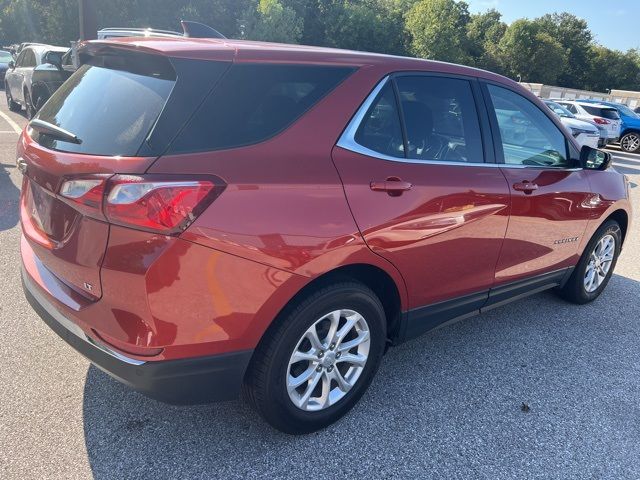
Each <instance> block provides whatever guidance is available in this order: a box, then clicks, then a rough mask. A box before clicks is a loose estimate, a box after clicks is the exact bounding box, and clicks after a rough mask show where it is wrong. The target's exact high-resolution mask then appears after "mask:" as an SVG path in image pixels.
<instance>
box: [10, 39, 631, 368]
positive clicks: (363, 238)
mask: <svg viewBox="0 0 640 480" xmlns="http://www.w3.org/2000/svg"><path fill="white" fill-rule="evenodd" d="M90 45H92V46H93V47H90V48H94V47H95V48H99V47H102V46H115V47H119V48H128V49H135V50H138V51H142V52H147V53H152V54H160V55H168V56H173V57H180V58H192V59H209V60H225V61H235V62H272V63H310V64H328V65H353V66H356V67H359V68H358V70H357V71H356V72H355V73H353V74H352V75H351V76H349V77H348V78H347V79H346V80H345V81H344V82H342V83H341V84H340V85H339V86H338V87H337V88H336V89H335V90H333V91H332V92H331V93H330V94H329V95H328V96H327V97H326V98H324V99H322V100H321V101H319V102H318V103H317V104H316V105H315V106H314V107H313V108H311V109H310V110H309V111H308V112H306V113H305V114H304V115H303V116H302V117H301V118H300V119H298V120H297V121H296V122H295V123H294V124H293V125H291V126H290V127H289V128H287V129H286V130H284V131H283V132H281V133H280V134H278V135H276V136H275V137H273V138H271V139H269V140H267V141H264V142H262V143H260V144H258V145H253V146H247V147H241V148H234V149H230V150H221V151H215V152H204V153H194V154H183V155H172V156H170V155H167V156H161V157H160V158H157V159H156V158H120V157H101V156H89V155H79V154H69V153H62V152H56V151H51V150H47V149H45V148H43V147H41V146H40V145H38V144H37V143H35V142H34V141H33V140H31V138H30V137H29V135H28V133H27V132H25V133H23V135H22V137H21V139H20V142H19V145H18V155H19V156H22V157H23V158H24V159H25V160H26V162H27V164H28V173H27V176H28V177H29V180H28V181H25V186H24V187H23V197H22V205H21V216H22V226H23V233H24V236H23V239H22V243H21V251H22V258H23V264H24V268H25V270H26V272H27V274H28V275H30V276H31V277H32V278H33V279H34V280H35V282H36V283H37V284H38V285H39V288H40V289H41V290H42V291H43V292H45V293H46V294H47V295H48V297H49V298H51V300H52V302H54V303H55V305H56V307H57V308H58V309H59V310H60V311H61V312H62V313H63V314H64V315H65V316H67V317H68V318H70V319H71V320H72V321H73V322H75V323H77V324H78V325H79V326H80V327H81V328H82V329H83V331H84V332H86V333H87V334H88V335H89V336H91V337H93V338H96V337H101V338H103V339H105V340H107V341H108V342H110V343H111V345H112V346H113V347H115V349H116V350H119V351H122V352H125V353H127V355H129V356H131V357H133V358H143V359H144V360H147V361H149V360H151V361H157V360H168V359H179V358H188V357H198V356H207V355H214V354H219V353H225V352H233V351H239V350H248V349H253V348H255V347H256V345H257V344H258V342H259V341H260V339H261V338H262V336H263V334H264V332H265V331H266V329H267V328H268V327H269V325H270V324H271V323H272V322H273V320H274V319H275V318H276V317H277V315H278V313H279V312H280V311H281V310H282V309H283V308H284V307H285V306H286V305H287V304H288V303H289V302H290V301H291V299H292V298H294V297H295V296H296V294H298V293H299V292H300V290H301V289H302V288H304V287H305V286H306V285H308V284H309V283H310V282H312V281H313V280H314V279H317V278H318V277H319V276H321V275H324V274H326V273H328V272H331V271H333V270H335V269H337V268H340V267H344V266H349V265H356V264H365V265H371V266H374V267H376V268H378V269H380V270H382V271H383V272H386V274H387V275H388V276H389V277H390V278H391V279H392V280H393V282H394V283H395V285H396V287H397V289H398V292H399V296H400V303H401V305H400V307H401V310H402V311H407V310H409V309H412V308H417V307H420V306H424V305H428V304H431V303H434V302H439V301H442V300H447V299H451V298H454V297H458V296H461V295H465V294H467V293H473V292H478V291H483V290H487V289H489V288H491V287H492V286H493V285H494V284H495V283H501V282H507V281H511V280H514V279H520V278H524V277H527V276H529V275H531V274H534V273H541V272H545V271H550V270H553V269H557V268H560V267H562V266H570V265H572V264H574V263H575V262H576V261H577V258H578V256H579V254H580V253H581V251H582V249H583V248H584V245H585V242H586V241H587V240H588V237H589V236H590V235H591V234H592V233H593V231H595V229H596V228H597V227H598V225H599V224H601V222H602V221H603V220H604V218H606V216H607V215H610V214H611V213H612V212H613V211H615V210H618V209H623V210H625V211H627V212H629V211H630V210H629V203H628V200H626V199H627V192H626V185H625V183H624V181H623V180H622V177H621V176H620V175H618V174H616V173H615V172H613V171H611V172H595V171H576V172H571V173H569V172H564V171H555V172H549V171H547V172H542V173H541V172H539V171H535V170H533V169H532V170H524V169H517V171H516V169H513V170H512V169H508V168H496V167H493V168H487V167H483V166H477V167H475V166H464V167H463V166H460V167H458V166H450V165H420V164H412V163H402V162H389V161H384V160H379V159H375V158H370V157H366V156H363V155H360V154H356V153H353V152H350V151H347V150H344V149H341V148H338V147H335V145H336V142H337V141H338V139H339V137H340V135H341V133H342V131H343V130H344V128H345V126H346V125H347V124H348V122H349V120H350V119H351V117H352V116H353V115H354V113H355V111H356V110H357V109H358V107H359V106H360V104H361V103H362V102H363V101H364V99H365V98H366V97H367V96H368V94H369V93H370V92H371V90H372V89H373V88H374V87H375V85H376V84H377V83H378V82H379V81H380V80H381V79H382V78H383V77H384V76H385V75H388V74H389V73H392V72H394V71H415V70H417V71H437V72H442V73H453V74H458V75H468V76H475V77H478V78H484V79H490V80H492V81H495V82H502V83H505V84H508V85H510V86H512V87H513V86H514V85H516V84H515V83H513V82H511V81H510V80H507V79H504V78H502V77H500V76H497V75H494V74H491V73H488V72H484V71H480V70H475V69H471V68H466V67H461V66H457V65H451V64H445V63H439V62H430V61H424V60H418V59H407V58H397V57H388V56H383V55H373V54H365V53H358V52H344V51H339V50H332V49H323V48H316V47H301V46H290V45H274V44H263V43H259V42H246V41H233V40H211V39H139V38H138V39H123V40H118V41H107V42H91V43H90ZM517 88H519V87H517ZM523 95H526V96H528V97H530V95H529V94H526V93H524V91H523ZM534 101H537V100H534ZM113 173H119V174H126V173H135V174H145V173H146V174H165V175H170V174H178V173H179V174H183V175H189V174H193V175H201V174H205V175H216V176H218V177H219V178H221V179H222V180H223V181H224V182H225V183H226V185H227V186H226V189H225V191H224V192H223V193H222V194H221V195H220V196H219V197H218V198H216V199H215V200H214V201H213V203H212V204H211V205H210V206H209V207H208V208H207V209H206V210H205V211H204V212H203V213H201V214H200V215H199V216H198V217H197V219H195V221H194V222H193V223H192V224H191V225H190V226H189V228H188V229H187V230H186V231H184V232H183V233H182V234H181V235H180V236H179V237H175V236H173V237H172V236H164V235H159V234H154V233H147V232H142V231H137V230H134V229H131V228H126V227H121V226H115V225H109V224H107V223H106V222H104V221H101V220H97V219H93V218H89V217H87V216H83V215H82V214H80V213H79V212H78V211H77V210H75V209H73V208H72V207H71V206H69V204H67V203H65V202H64V201H62V200H61V199H60V198H59V197H58V196H57V194H56V192H57V191H58V189H59V187H60V184H61V182H62V181H63V179H64V178H65V177H67V176H75V175H86V174H113ZM390 176H397V177H400V178H401V179H402V180H405V181H408V182H411V183H412V184H413V188H412V189H411V190H410V191H407V192H405V193H403V194H402V195H401V196H398V197H390V196H389V195H387V194H386V193H384V192H374V191H372V190H371V189H370V187H369V183H370V182H371V181H384V180H385V179H386V178H387V177H390ZM523 180H535V181H536V182H537V183H538V185H539V186H540V187H541V188H540V189H539V190H538V191H537V192H535V193H533V194H531V195H526V194H524V193H522V192H514V191H513V189H512V188H511V185H512V184H513V183H514V182H520V181H523ZM31 183H33V185H34V188H35V190H36V191H37V192H38V193H35V194H34V193H33V192H32V189H31ZM591 192H598V195H599V197H598V198H599V200H598V201H597V202H595V201H593V199H594V195H595V194H594V193H591ZM33 195H36V196H38V199H37V201H34V198H32V197H33ZM34 207H35V208H36V210H38V209H40V210H39V211H38V212H37V214H36V216H35V217H34V214H33V208H34ZM629 216H630V215H629ZM43 217H45V218H43ZM47 222H49V223H50V224H47ZM575 236H577V237H579V238H580V242H572V243H568V244H563V245H560V246H558V245H555V244H554V243H553V242H554V241H555V240H557V239H561V238H566V237H575ZM85 283H89V284H92V286H93V289H92V290H91V291H87V289H86V288H84V287H83V285H84V284H85ZM127 348H131V349H132V350H136V351H141V350H140V349H142V350H144V349H145V348H148V349H149V350H150V351H156V350H157V349H158V348H161V349H162V353H160V354H159V355H157V356H155V357H153V358H148V357H140V356H139V355H135V354H132V353H131V352H128V350H127Z"/></svg>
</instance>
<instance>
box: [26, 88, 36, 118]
mask: <svg viewBox="0 0 640 480" xmlns="http://www.w3.org/2000/svg"><path fill="white" fill-rule="evenodd" d="M24 103H25V105H26V109H27V118H28V119H29V120H31V119H32V118H33V117H34V115H35V114H36V108H35V107H34V105H33V101H32V100H31V95H30V94H29V92H28V91H27V90H25V91H24Z"/></svg>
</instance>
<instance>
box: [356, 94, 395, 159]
mask: <svg viewBox="0 0 640 480" xmlns="http://www.w3.org/2000/svg"><path fill="white" fill-rule="evenodd" d="M354 139H355V141H356V142H357V143H358V144H360V145H362V146H363V147H366V148H368V149H370V150H373V151H374V152H377V153H381V154H383V155H389V156H391V157H398V158H404V143H403V139H402V128H401V126H400V115H399V113H398V108H397V104H396V98H395V95H394V93H393V86H392V84H391V83H387V85H386V86H385V87H384V90H382V92H381V93H380V95H379V96H378V98H377V100H376V101H375V102H374V103H373V105H372V106H371V108H370V109H369V111H368V112H367V115H366V116H365V117H364V120H363V121H362V123H361V124H360V127H359V128H358V131H357V132H356V135H355V138H354Z"/></svg>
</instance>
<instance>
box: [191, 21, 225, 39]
mask: <svg viewBox="0 0 640 480" xmlns="http://www.w3.org/2000/svg"><path fill="white" fill-rule="evenodd" d="M180 25H182V30H183V32H184V36H185V37H189V38H227V37H225V36H224V35H223V34H221V33H220V32H219V31H217V30H216V29H215V28H211V27H210V26H209V25H205V24H204V23H199V22H190V21H187V20H180Z"/></svg>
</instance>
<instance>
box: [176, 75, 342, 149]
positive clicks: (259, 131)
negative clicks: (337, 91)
mask: <svg viewBox="0 0 640 480" xmlns="http://www.w3.org/2000/svg"><path fill="white" fill-rule="evenodd" d="M353 70H354V69H353V68H345V67H325V66H312V65H266V64H265V65H262V64H261V65H256V64H237V65H234V66H232V67H231V69H230V70H229V72H228V73H227V74H226V75H225V76H224V77H223V78H222V80H221V81H220V84H219V85H218V86H217V87H216V88H215V89H214V91H213V92H212V93H211V95H209V97H208V98H207V99H206V100H205V101H204V103H203V104H202V105H201V107H200V108H199V109H198V111H197V112H196V113H195V115H194V116H193V117H192V119H191V120H190V121H189V122H188V124H187V125H186V126H185V128H184V129H183V130H182V131H181V133H180V134H179V135H178V137H177V138H176V140H175V141H174V142H173V144H172V145H171V147H170V153H187V152H198V151H210V150H221V149H226V148H233V147H239V146H243V145H251V144H255V143H259V142H262V141H264V140H267V139H268V138H271V137H273V136H275V135H276V134H278V133H280V132H281V131H283V130H284V129H286V128H287V127H289V126H290V125H291V124H292V123H294V122H295V121H296V120H297V119H298V118H300V117H301V116H302V114H304V113H305V112H306V111H307V110H309V109H310V108H311V107H312V106H313V105H314V104H316V103H317V102H318V101H319V100H320V99H321V98H322V97H324V96H325V95H326V94H327V93H329V92H330V91H331V90H333V89H334V88H335V87H336V86H337V85H338V84H339V83H340V82H341V81H342V80H344V79H345V78H346V77H347V76H348V75H349V74H350V73H351V72H352V71H353Z"/></svg>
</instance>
